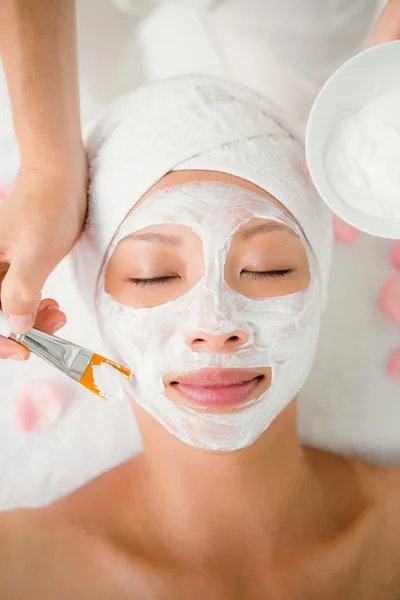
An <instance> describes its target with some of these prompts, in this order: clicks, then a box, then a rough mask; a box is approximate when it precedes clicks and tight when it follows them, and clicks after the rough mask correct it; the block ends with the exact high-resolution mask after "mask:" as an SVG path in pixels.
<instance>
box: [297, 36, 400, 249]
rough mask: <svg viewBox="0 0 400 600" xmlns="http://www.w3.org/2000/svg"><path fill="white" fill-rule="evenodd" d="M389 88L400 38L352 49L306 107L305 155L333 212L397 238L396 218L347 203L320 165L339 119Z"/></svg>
mask: <svg viewBox="0 0 400 600" xmlns="http://www.w3.org/2000/svg"><path fill="white" fill-rule="evenodd" d="M391 92H398V93H400V41H394V42H388V43H386V44H380V45H378V46H374V47H372V48H369V49H368V50H365V51H364V52H361V53H360V54H357V55H356V56H354V57H353V58H351V59H350V60H349V61H348V62H346V63H345V64H344V65H342V66H341V67H340V69H338V70H337V71H336V72H335V73H334V74H333V75H332V77H330V79H328V81H327V82H326V84H325V85H324V87H323V88H322V90H321V91H320V93H319V94H318V96H317V99H316V100H315V102H314V105H313V107H312V109H311V112H310V117H309V120H308V124H307V132H306V155H307V164H308V169H309V172H310V175H311V178H312V180H313V182H314V185H315V187H316V188H317V190H318V192H319V194H320V195H321V196H322V198H323V200H324V201H325V202H326V204H327V205H328V206H329V207H330V208H331V209H332V210H333V212H335V213H336V214H337V215H338V216H339V217H340V218H341V219H343V220H344V221H346V222H347V223H350V224H351V225H354V227H357V228H358V229H360V230H361V231H365V232H367V233H370V234H372V235H376V236H379V237H384V238H391V239H400V218H393V217H391V218H388V217H376V216H372V215H368V214H366V213H363V212H361V211H360V210H358V209H356V208H354V207H352V206H350V204H347V202H345V201H344V200H343V199H342V198H341V197H340V196H339V195H338V194H337V192H336V191H335V189H334V188H333V187H332V185H331V182H330V180H329V178H328V176H327V173H326V168H325V155H326V150H327V147H328V145H329V143H330V141H331V140H332V138H333V136H334V133H335V130H336V128H337V127H338V125H339V124H340V123H341V121H342V120H343V119H345V118H347V117H349V116H351V115H353V114H356V113H357V112H358V111H359V110H361V108H362V107H363V106H364V105H365V104H367V102H368V101H369V100H370V99H372V98H373V97H378V96H381V95H384V94H387V93H391ZM399 111H400V103H399ZM399 169H400V165H399ZM399 203H400V198H399Z"/></svg>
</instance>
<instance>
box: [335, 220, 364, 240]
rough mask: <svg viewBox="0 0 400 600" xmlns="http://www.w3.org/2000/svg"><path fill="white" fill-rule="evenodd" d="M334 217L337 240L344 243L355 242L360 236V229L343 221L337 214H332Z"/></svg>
mask: <svg viewBox="0 0 400 600" xmlns="http://www.w3.org/2000/svg"><path fill="white" fill-rule="evenodd" d="M332 218H333V235H334V236H335V240H336V241H338V242H341V243H342V244H354V243H355V242H356V241H357V240H358V238H359V237H360V232H359V230H358V229H356V228H355V227H353V226H352V225H349V224H348V223H346V222H345V221H342V219H340V217H338V216H337V215H335V214H334V215H332Z"/></svg>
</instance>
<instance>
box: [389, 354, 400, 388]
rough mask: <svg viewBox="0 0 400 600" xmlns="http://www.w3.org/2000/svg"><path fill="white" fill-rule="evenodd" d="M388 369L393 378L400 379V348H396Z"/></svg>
mask: <svg viewBox="0 0 400 600" xmlns="http://www.w3.org/2000/svg"><path fill="white" fill-rule="evenodd" d="M387 371H388V373H389V375H390V376H391V377H393V379H396V380H397V381H400V348H396V349H395V350H394V351H393V354H392V356H391V357H390V358H389V362H388V365H387Z"/></svg>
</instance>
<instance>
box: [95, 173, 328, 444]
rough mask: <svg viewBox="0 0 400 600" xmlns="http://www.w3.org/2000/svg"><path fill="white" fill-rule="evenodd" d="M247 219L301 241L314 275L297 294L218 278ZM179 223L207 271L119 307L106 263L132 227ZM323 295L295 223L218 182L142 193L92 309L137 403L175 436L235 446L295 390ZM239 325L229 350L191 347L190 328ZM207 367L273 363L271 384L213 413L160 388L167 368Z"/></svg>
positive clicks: (309, 356) (309, 355) (305, 369)
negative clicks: (258, 296) (169, 297)
mask: <svg viewBox="0 0 400 600" xmlns="http://www.w3.org/2000/svg"><path fill="white" fill-rule="evenodd" d="M253 218H261V219H269V220H272V221H276V222H279V223H284V224H285V225H287V226H288V227H290V228H291V229H293V230H294V231H295V233H296V234H297V235H298V237H299V238H300V240H301V241H302V243H303V245H304V247H305V249H306V252H307V257H308V261H309V266H310V273H311V281H310V284H309V287H308V288H307V289H306V290H304V291H301V292H297V293H294V294H290V295H287V296H283V297H275V298H268V299H265V300H264V299H262V300H254V299H249V298H247V297H245V296H243V295H241V294H239V293H237V292H235V291H233V290H232V289H230V288H229V287H228V285H227V283H226V281H225V277H224V266H225V261H226V258H227V254H228V252H229V248H230V245H231V240H232V236H233V235H234V234H235V232H236V231H238V229H239V228H240V227H241V226H242V225H244V224H245V223H247V222H249V221H250V220H251V219H253ZM164 223H173V224H181V225H186V226H188V227H190V228H192V229H193V231H194V232H195V233H196V234H197V235H198V236H199V237H200V239H201V241H202V244H203V254H204V263H205V273H204V276H203V278H202V279H201V281H199V282H198V283H197V284H196V285H195V286H194V287H193V288H192V289H191V290H189V291H188V292H187V293H185V294H184V295H183V296H181V297H179V298H177V299H176V300H173V301H170V302H167V303H165V304H162V305H161V306H156V307H152V308H132V307H130V306H124V305H122V304H120V303H119V302H117V301H116V300H115V299H114V298H113V297H112V296H110V295H109V294H108V293H107V292H106V291H105V288H104V279H105V271H106V268H107V264H108V261H109V259H110V257H111V256H112V253H113V252H114V250H115V248H116V247H117V245H118V244H119V243H120V242H121V241H122V240H124V239H125V238H126V237H127V236H128V235H129V234H132V233H134V232H136V231H138V230H140V229H143V228H145V227H148V226H152V225H160V224H164ZM321 306H322V294H321V285H320V277H319V271H318V267H317V263H316V260H315V257H314V255H313V253H312V251H311V249H310V247H309V245H308V243H307V241H306V240H305V238H304V236H303V234H302V232H301V230H300V228H299V227H298V225H297V224H296V223H295V222H294V221H293V220H292V219H291V218H289V217H288V216H287V215H286V214H285V213H284V212H283V211H282V210H281V209H280V208H279V207H278V206H276V205H275V204H274V203H273V202H271V201H269V200H268V199H266V198H264V197H262V196H258V195H257V194H254V193H252V192H249V191H247V190H245V189H242V188H241V187H237V186H233V185H226V184H224V183H217V182H199V183H191V184H186V185H184V186H176V187H172V188H169V189H166V190H163V191H161V192H158V193H156V194H155V195H154V196H152V197H149V198H148V199H147V200H146V201H145V202H143V204H142V205H141V206H139V207H138V208H137V209H135V210H134V211H133V212H132V213H131V214H130V215H129V216H128V217H127V219H126V220H125V222H124V223H123V224H122V226H121V227H120V229H119V231H118V232H117V235H116V236H115V238H114V240H113V243H112V245H111V247H110V248H109V251H108V253H107V256H106V259H105V262H104V265H103V268H102V271H101V274H100V278H99V284H98V294H97V314H98V320H99V324H100V328H101V330H102V334H103V337H104V338H105V339H106V341H107V342H108V344H109V345H110V347H111V349H112V350H113V351H114V353H115V354H116V355H117V357H118V360H120V361H121V362H122V363H123V364H126V365H127V366H128V367H129V368H130V369H132V371H133V373H134V377H133V380H132V382H131V384H130V391H131V393H132V396H133V397H134V399H135V401H136V402H137V403H138V404H139V405H140V406H142V407H143V408H145V409H146V410H147V411H148V412H149V413H150V414H151V415H153V417H154V418H155V419H157V420H158V421H159V422H160V423H161V424H162V425H163V426H164V427H166V429H167V430H168V431H169V432H170V433H172V434H174V435H175V436H177V437H178V438H179V439H180V440H182V441H184V442H186V443H188V444H191V445H193V446H197V447H199V448H204V449H207V450H224V451H230V450H236V449H239V448H243V447H245V446H247V445H249V444H251V443H252V442H254V441H255V440H256V439H257V438H258V437H259V436H260V435H261V433H262V432H263V431H265V429H266V428H267V427H268V426H269V424H270V423H271V422H272V421H273V419H274V418H275V417H276V416H277V415H278V414H279V413H280V412H281V411H282V410H283V409H284V408H285V406H286V405H287V404H288V403H289V402H290V400H292V399H293V398H294V396H295V395H296V394H297V392H298V391H299V389H300V388H301V386H302V385H303V383H304V381H305V379H306V377H307V375H308V373H309V371H310V368H311V365H312V363H313V360H314V355H315V349H316V343H317V338H318V332H319V324H320V315H321ZM235 330H242V331H245V332H246V333H247V335H248V341H247V342H246V343H245V344H243V345H242V346H240V347H238V348H237V349H236V350H235V351H233V352H232V353H231V354H212V353H207V352H201V351H200V352H199V351H194V350H193V349H192V348H191V347H190V346H189V345H188V344H187V339H188V336H190V335H191V334H193V333H194V332H198V331H203V332H208V333H212V334H216V335H217V334H223V333H224V334H227V333H230V332H233V331H235ZM205 367H221V368H267V367H269V368H270V369H271V375H272V383H271V386H270V388H269V389H268V390H267V391H266V392H264V393H263V394H262V395H261V396H260V397H259V398H257V399H256V400H252V401H250V402H248V403H247V405H246V406H244V407H243V408H242V409H241V410H227V411H226V413H224V414H210V413H209V412H206V411H204V410H203V411H202V410H201V409H197V410H194V409H191V408H188V407H186V406H178V405H176V404H174V403H173V402H172V401H170V400H169V399H168V398H167V397H166V396H165V393H164V392H165V386H164V383H163V378H164V377H165V376H166V375H167V374H168V373H170V372H175V373H182V372H193V371H196V370H199V369H202V368H205Z"/></svg>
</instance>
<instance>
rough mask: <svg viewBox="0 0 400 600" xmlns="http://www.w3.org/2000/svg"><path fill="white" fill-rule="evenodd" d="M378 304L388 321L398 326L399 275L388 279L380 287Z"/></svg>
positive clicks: (399, 307)
mask: <svg viewBox="0 0 400 600" xmlns="http://www.w3.org/2000/svg"><path fill="white" fill-rule="evenodd" d="M378 304H379V306H380V307H381V309H382V311H383V313H384V314H385V316H386V317H387V318H388V319H389V321H392V322H393V323H396V324H397V325H400V275H393V276H392V277H389V279H388V280H387V281H386V283H385V284H384V285H383V286H382V288H381V291H380V292H379V296H378Z"/></svg>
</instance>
